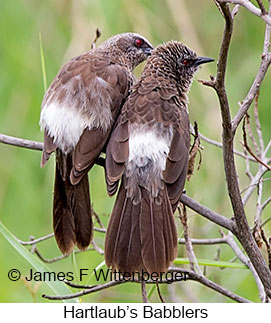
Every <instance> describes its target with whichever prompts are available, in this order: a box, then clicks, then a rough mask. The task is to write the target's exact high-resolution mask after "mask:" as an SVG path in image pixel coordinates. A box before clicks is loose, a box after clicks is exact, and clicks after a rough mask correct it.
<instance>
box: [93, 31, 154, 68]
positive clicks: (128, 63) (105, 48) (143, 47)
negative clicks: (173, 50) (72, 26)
mask: <svg viewBox="0 0 271 323" xmlns="http://www.w3.org/2000/svg"><path fill="white" fill-rule="evenodd" d="M152 49H153V48H152V45H151V44H150V43H149V41H148V40H147V39H146V38H144V37H143V36H141V35H139V34H137V33H122V34H118V35H115V36H113V37H111V38H109V39H107V40H106V41H104V42H103V43H102V44H101V45H100V46H99V47H98V48H97V52H101V53H104V54H107V55H109V56H110V58H111V60H113V61H114V62H115V63H118V64H120V65H124V66H125V67H126V68H128V69H129V70H131V71H132V70H133V69H134V68H135V67H136V66H137V65H138V64H140V63H141V62H143V61H144V60H146V59H147V57H148V56H149V55H150V53H151V50H152Z"/></svg>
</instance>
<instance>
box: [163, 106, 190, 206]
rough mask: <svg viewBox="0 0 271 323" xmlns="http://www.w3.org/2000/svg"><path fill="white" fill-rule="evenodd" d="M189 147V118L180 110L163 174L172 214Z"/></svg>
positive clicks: (181, 190) (180, 186) (178, 196)
mask: <svg viewBox="0 0 271 323" xmlns="http://www.w3.org/2000/svg"><path fill="white" fill-rule="evenodd" d="M189 146H190V137H189V117H188V114H187V112H186V110H184V109H181V110H180V118H179V120H178V127H177V128H175V129H174V134H173V138H172V141H171V147H170V151H169V154H168V157H167V162H166V169H165V171H164V174H163V178H164V181H165V183H166V185H167V191H168V195H169V199H170V202H171V205H172V209H173V212H174V211H175V210H176V207H177V204H178V202H179V200H180V197H181V195H182V192H183V188H184V183H185V180H186V175H187V168H188V158H189Z"/></svg>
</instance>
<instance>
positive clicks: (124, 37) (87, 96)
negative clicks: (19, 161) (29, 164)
mask: <svg viewBox="0 0 271 323" xmlns="http://www.w3.org/2000/svg"><path fill="white" fill-rule="evenodd" d="M151 50H152V46H151V44H150V43H149V42H148V40H146V39H145V38H144V37H143V36H141V35H139V34H135V33H123V34H119V35H116V36H113V37H111V38H109V39H108V40H106V41H105V42H104V43H102V44H101V45H100V46H99V47H97V48H96V49H95V50H91V51H89V52H87V53H85V54H83V55H80V56H78V57H76V58H73V59H72V60H70V61H69V62H68V63H67V64H66V65H65V66H64V67H63V68H62V69H61V70H60V71H59V73H58V74H57V76H56V77H55V79H54V80H53V82H52V83H51V85H50V87H49V88H48V90H47V92H46V93H45V96H44V99H43V102H42V110H41V115H40V125H41V128H42V129H43V130H44V148H43V155H42V161H41V165H42V166H44V165H45V164H46V162H47V161H48V159H49V157H50V155H51V153H52V152H55V153H56V169H55V186H54V202H53V226H54V233H55V238H56V241H57V243H58V246H59V248H60V250H61V251H62V253H64V254H69V253H70V252H71V251H72V250H73V247H74V245H77V246H78V248H79V249H82V250H84V249H86V248H87V247H88V245H89V244H90V242H91V240H92V219H91V204H90V195H89V183H88V171H89V170H90V169H91V168H92V166H93V164H94V162H95V159H96V158H97V157H98V156H99V155H100V153H101V152H102V151H103V149H104V146H105V144H106V141H107V139H108V136H109V134H110V132H111V130H112V126H113V124H114V121H115V119H116V117H117V115H118V113H119V111H120V109H121V107H122V105H123V103H124V101H125V99H126V97H127V96H128V94H129V91H130V88H131V85H132V84H133V82H134V77H133V74H132V70H133V69H134V68H135V67H136V66H137V65H138V64H139V63H141V62H143V61H144V60H145V59H147V57H148V56H149V55H150V53H151Z"/></svg>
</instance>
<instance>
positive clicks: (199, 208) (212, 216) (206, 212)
mask: <svg viewBox="0 0 271 323" xmlns="http://www.w3.org/2000/svg"><path fill="white" fill-rule="evenodd" d="M180 202H182V203H184V204H185V205H186V206H188V207H189V208H190V209H192V210H194V211H195V212H197V213H199V214H200V215H202V216H204V217H205V218H206V219H208V220H210V221H212V222H214V223H216V224H218V225H220V226H222V227H223V228H225V229H228V230H230V231H232V232H233V233H234V232H235V230H236V227H235V222H234V221H233V220H230V219H227V218H226V217H224V216H223V215H221V214H219V213H216V212H214V211H212V210H211V209H209V208H207V207H206V206H204V205H202V204H200V203H199V202H197V201H195V200H193V199H191V198H190V197H189V196H187V195H186V194H182V196H181V198H180Z"/></svg>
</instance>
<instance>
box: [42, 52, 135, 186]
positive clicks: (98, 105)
mask: <svg viewBox="0 0 271 323" xmlns="http://www.w3.org/2000/svg"><path fill="white" fill-rule="evenodd" d="M132 81H133V80H132V76H131V74H130V73H129V72H127V70H126V69H125V68H123V67H121V66H119V65H115V64H111V62H110V60H109V59H108V58H105V57H100V56H97V55H96V56H95V54H93V53H92V54H91V53H86V54H84V55H81V56H78V57H77V58H75V59H73V60H71V61H70V62H69V63H67V64H66V65H65V66H64V67H63V68H62V70H61V71H60V72H59V73H58V75H57V76H56V78H55V80H54V81H53V82H52V84H51V86H50V88H49V89H48V91H47V93H46V95H45V97H44V100H43V107H44V106H46V105H48V104H50V103H52V102H57V103H58V105H59V106H63V107H65V106H72V107H73V108H75V109H76V110H78V113H79V114H80V115H81V116H82V119H84V118H85V119H86V120H88V126H86V128H85V130H84V131H83V133H82V135H81V137H80V139H79V141H78V143H77V145H76V146H75V148H74V153H73V169H72V171H71V182H72V184H77V183H78V182H79V181H80V179H81V178H82V176H83V175H84V174H85V173H86V172H87V171H88V170H89V169H90V168H91V167H92V165H93V163H94V160H95V158H97V156H98V155H99V154H100V153H101V151H102V149H103V147H104V145H105V143H106V141H107V138H108V136H109V134H110V131H111V127H112V124H113V122H114V120H115V119H116V116H117V114H118V112H119V109H120V107H121V105H122V103H123V100H124V99H125V98H126V96H127V95H128V91H129V88H130V85H131V83H132ZM68 108H69V107H68ZM89 120H91V124H92V126H91V127H89V123H90V121H89ZM55 142H56V138H51V137H49V135H48V132H47V131H46V128H45V140H44V151H43V158H42V166H43V165H44V164H45V163H46V161H47V160H48V159H49V157H50V154H51V153H52V152H53V151H54V150H55V149H56V148H57V144H56V143H55Z"/></svg>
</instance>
